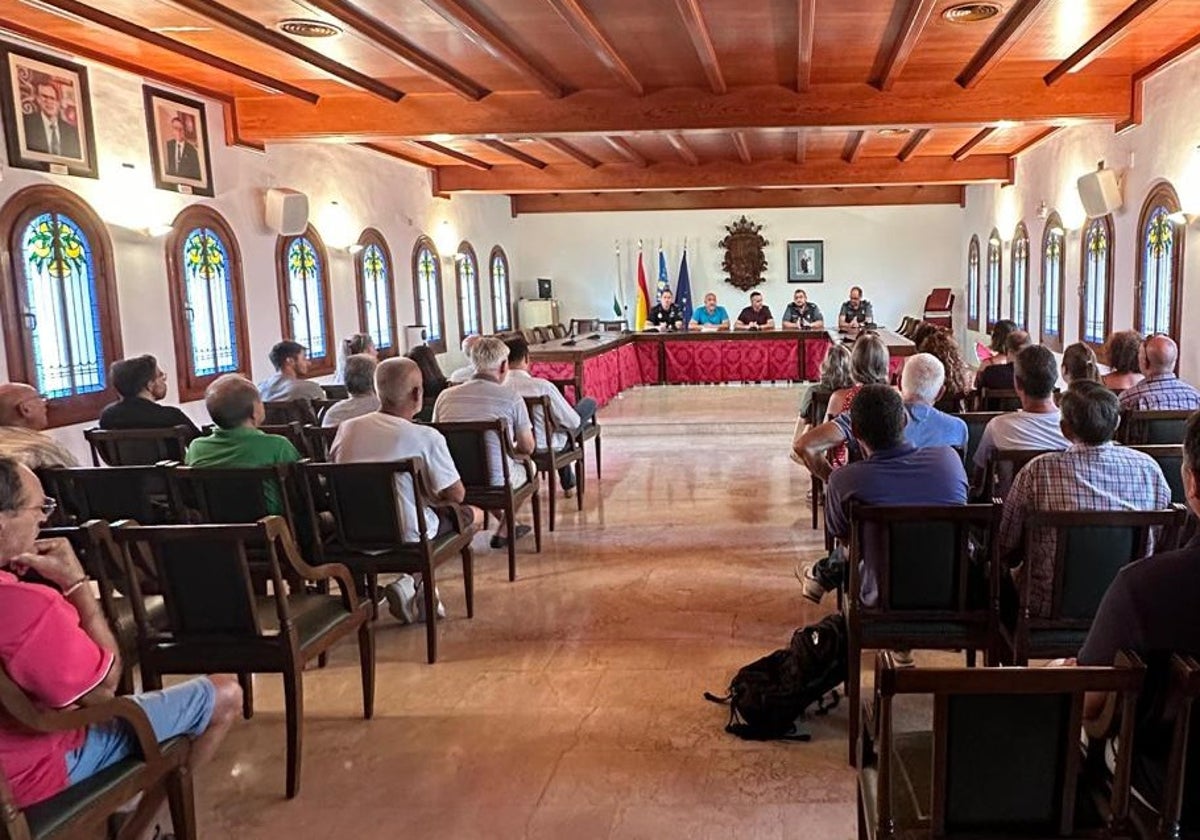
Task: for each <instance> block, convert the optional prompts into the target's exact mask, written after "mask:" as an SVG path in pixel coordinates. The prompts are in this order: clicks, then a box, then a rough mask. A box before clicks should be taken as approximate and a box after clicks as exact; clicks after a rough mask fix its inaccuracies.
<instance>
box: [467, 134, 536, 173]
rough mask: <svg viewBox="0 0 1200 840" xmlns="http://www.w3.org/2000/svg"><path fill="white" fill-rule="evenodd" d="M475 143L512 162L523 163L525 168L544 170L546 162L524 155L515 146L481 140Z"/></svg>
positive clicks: (496, 141) (499, 141)
mask: <svg viewBox="0 0 1200 840" xmlns="http://www.w3.org/2000/svg"><path fill="white" fill-rule="evenodd" d="M475 142H477V143H479V144H481V145H483V146H487V147H488V148H489V149H491V150H493V151H496V152H499V153H500V154H502V155H507V156H508V157H510V158H512V159H513V160H515V161H517V162H519V163H523V164H525V165H526V166H532V167H533V168H534V169H545V168H546V161H544V160H540V159H539V158H535V157H534V156H533V155H530V154H526V153H525V152H523V151H521V150H520V149H518V148H516V147H515V146H510V145H509V144H508V143H505V142H504V141H503V140H491V139H483V140H476V141H475Z"/></svg>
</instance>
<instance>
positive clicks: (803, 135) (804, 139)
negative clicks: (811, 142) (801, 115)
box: [796, 128, 808, 163]
mask: <svg viewBox="0 0 1200 840" xmlns="http://www.w3.org/2000/svg"><path fill="white" fill-rule="evenodd" d="M806 157H808V134H807V132H805V130H804V129H803V128H802V129H800V130H799V131H797V132H796V163H804V159H805V158H806Z"/></svg>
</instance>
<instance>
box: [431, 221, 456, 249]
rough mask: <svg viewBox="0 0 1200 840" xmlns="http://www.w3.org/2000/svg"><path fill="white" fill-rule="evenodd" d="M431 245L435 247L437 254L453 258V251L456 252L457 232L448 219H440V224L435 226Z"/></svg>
mask: <svg viewBox="0 0 1200 840" xmlns="http://www.w3.org/2000/svg"><path fill="white" fill-rule="evenodd" d="M433 244H434V245H436V246H437V249H438V253H439V254H441V255H442V257H443V258H445V257H453V254H454V252H455V251H457V250H458V232H457V231H456V230H455V229H454V228H453V227H452V226H451V225H450V220H449V219H442V222H441V224H439V225H438V226H437V231H436V232H435V233H434V234H433Z"/></svg>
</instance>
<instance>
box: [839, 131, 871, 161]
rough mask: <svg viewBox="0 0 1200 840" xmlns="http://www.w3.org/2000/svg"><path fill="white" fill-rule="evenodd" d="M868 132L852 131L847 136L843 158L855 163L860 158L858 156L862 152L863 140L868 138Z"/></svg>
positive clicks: (843, 148)
mask: <svg viewBox="0 0 1200 840" xmlns="http://www.w3.org/2000/svg"><path fill="white" fill-rule="evenodd" d="M866 136H867V132H865V131H852V132H850V136H849V137H847V138H846V145H844V146H843V147H842V160H843V161H845V162H846V163H854V162H855V161H856V160H858V156H859V155H860V154H862V147H863V141H864V140H865V139H866Z"/></svg>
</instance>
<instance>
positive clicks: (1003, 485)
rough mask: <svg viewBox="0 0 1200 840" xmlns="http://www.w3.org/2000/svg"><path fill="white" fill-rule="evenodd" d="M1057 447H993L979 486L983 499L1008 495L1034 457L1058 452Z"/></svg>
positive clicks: (1000, 498)
mask: <svg viewBox="0 0 1200 840" xmlns="http://www.w3.org/2000/svg"><path fill="white" fill-rule="evenodd" d="M1057 451H1058V450H1056V449H993V450H992V457H991V458H989V459H988V462H987V468H986V469H985V470H984V473H983V484H982V485H981V486H980V488H979V494H978V495H979V496H980V498H981V499H999V500H1001V501H1003V499H1004V497H1005V496H1007V495H1008V491H1009V489H1010V488H1011V487H1012V483H1013V481H1014V480H1016V477H1017V473H1019V472H1020V471H1021V470H1023V469H1025V467H1026V466H1027V465H1028V464H1029V462H1030V461H1032V460H1033V459H1034V458H1037V457H1038V456H1040V455H1046V454H1048V453H1050V452H1057Z"/></svg>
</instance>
